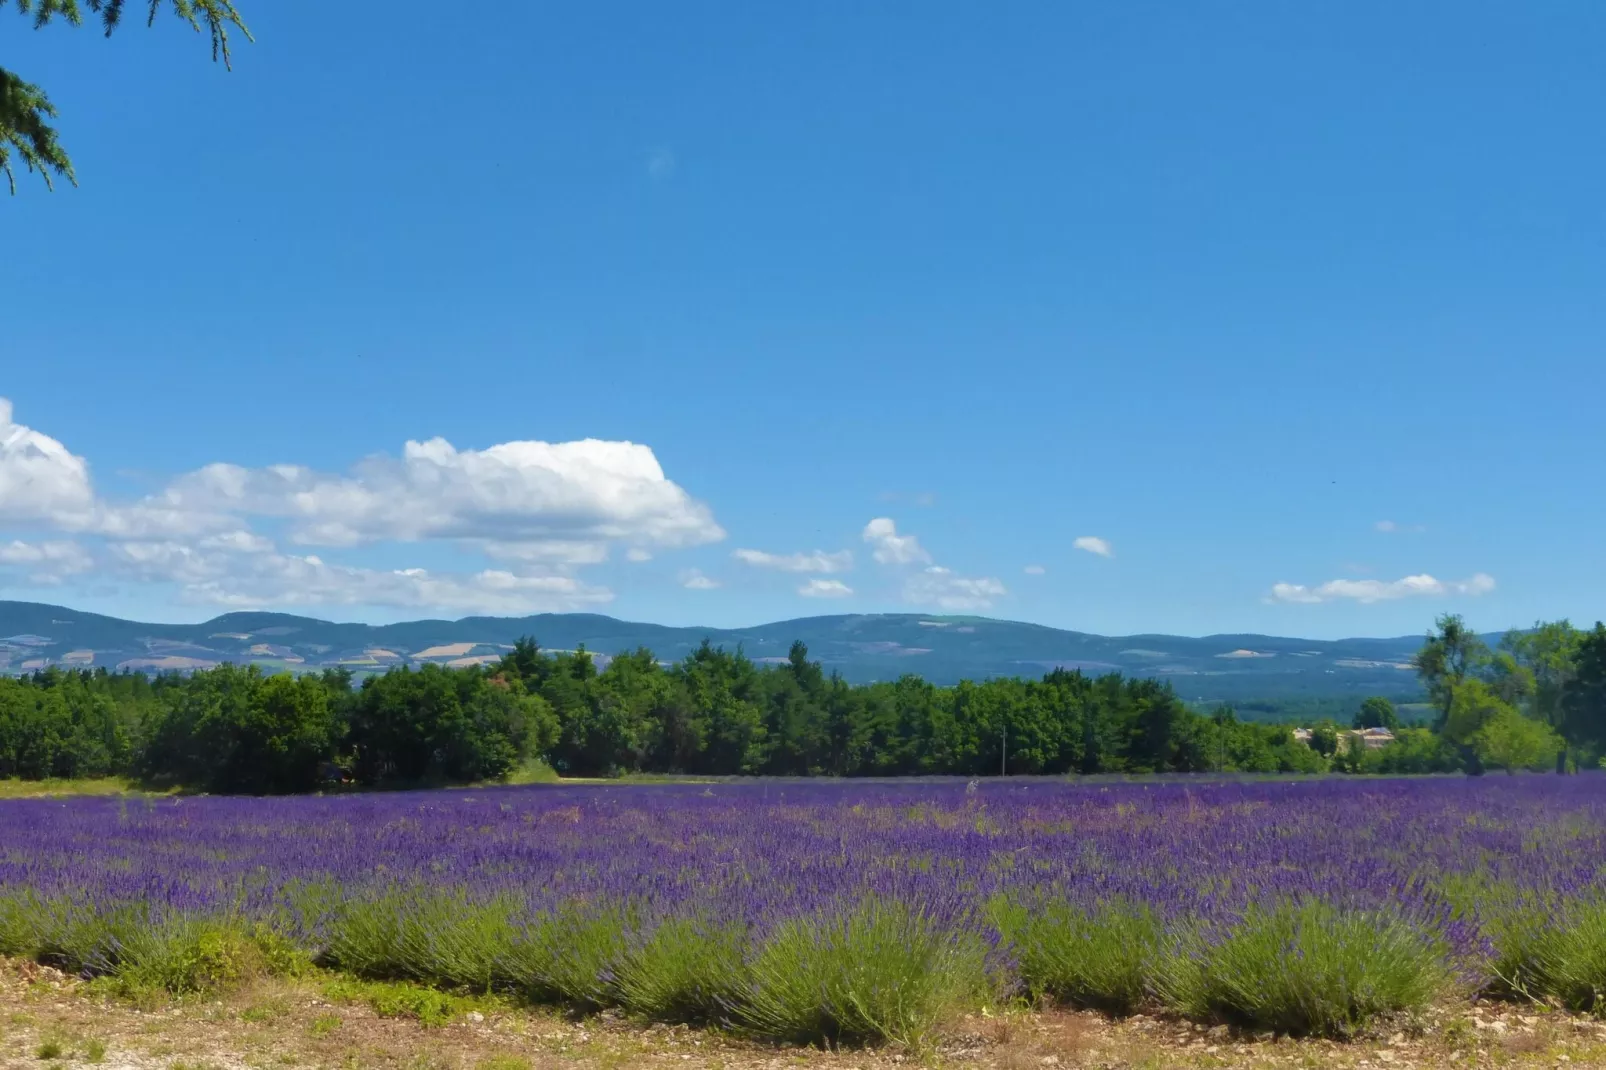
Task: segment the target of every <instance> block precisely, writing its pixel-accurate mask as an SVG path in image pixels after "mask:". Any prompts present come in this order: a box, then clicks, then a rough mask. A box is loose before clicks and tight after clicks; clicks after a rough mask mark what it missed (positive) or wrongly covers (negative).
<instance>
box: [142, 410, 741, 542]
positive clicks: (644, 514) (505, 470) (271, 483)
mask: <svg viewBox="0 0 1606 1070" xmlns="http://www.w3.org/2000/svg"><path fill="white" fill-rule="evenodd" d="M144 504H147V505H148V506H163V507H166V508H168V509H172V510H176V511H180V512H190V513H201V514H225V515H233V516H268V517H279V518H284V519H286V520H288V521H289V523H290V525H291V537H292V539H293V540H294V541H296V542H300V543H304V544H307V545H315V546H354V545H360V544H363V543H369V542H378V541H383V540H393V541H399V542H415V541H420V540H425V539H476V540H484V541H485V542H486V543H487V544H491V545H495V546H498V547H500V548H501V549H502V552H503V553H509V552H511V551H510V548H511V547H513V546H515V545H516V544H521V543H524V544H534V545H536V546H537V547H544V546H550V545H554V544H556V545H563V544H571V545H572V544H575V543H595V542H598V541H604V542H606V541H613V540H629V541H631V542H633V543H635V544H637V545H643V544H645V545H656V546H669V547H675V546H693V545H698V544H700V543H706V542H717V541H718V540H720V539H722V538H724V537H725V532H724V530H723V529H721V528H720V526H719V525H718V524H717V523H715V522H714V518H713V516H712V514H711V513H710V512H709V510H708V507H707V506H705V505H703V504H702V503H701V502H698V501H696V500H695V499H693V498H692V497H691V496H690V495H688V494H687V493H686V492H685V491H684V490H682V489H681V488H680V487H679V486H678V485H676V484H675V483H673V482H671V481H670V480H669V479H667V478H666V477H665V476H664V472H663V469H662V468H661V467H660V466H659V464H658V459H657V457H655V456H654V455H653V452H652V450H651V449H650V448H648V447H647V446H643V445H639V444H637V443H634V442H604V441H600V440H598V439H584V440H582V441H578V442H557V443H551V442H534V441H531V442H504V443H502V444H501V445H498V446H491V447H489V448H488V449H484V450H459V449H457V448H456V447H455V446H453V445H452V444H451V443H450V442H447V441H446V440H445V439H442V438H434V439H430V440H429V441H427V442H408V443H407V444H406V445H405V446H404V447H403V450H402V456H401V458H399V459H397V458H391V457H383V456H381V457H373V458H370V459H368V460H366V461H363V462H362V463H361V464H359V465H357V466H355V467H354V468H353V469H352V472H351V474H350V475H345V476H337V475H329V474H324V473H320V472H315V471H313V470H311V469H308V468H302V467H299V466H296V465H274V466H271V467H268V468H255V469H250V468H241V467H239V466H237V465H230V464H211V465H207V466H206V467H205V468H202V469H200V470H198V471H195V472H191V473H190V474H188V475H186V476H182V477H180V478H179V479H177V480H175V481H174V482H173V483H172V484H171V485H170V486H168V488H167V489H166V490H165V491H164V492H163V493H162V494H160V495H158V496H156V497H155V498H154V499H151V500H149V501H148V502H147V503H144Z"/></svg>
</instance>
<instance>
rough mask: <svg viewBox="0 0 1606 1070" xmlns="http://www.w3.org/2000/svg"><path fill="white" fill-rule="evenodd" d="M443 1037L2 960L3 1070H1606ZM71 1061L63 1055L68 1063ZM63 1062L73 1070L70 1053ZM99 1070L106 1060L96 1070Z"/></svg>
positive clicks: (1455, 1011)
mask: <svg viewBox="0 0 1606 1070" xmlns="http://www.w3.org/2000/svg"><path fill="white" fill-rule="evenodd" d="M483 1006H484V1009H483V1010H471V1011H468V1012H466V1013H465V1014H462V1015H460V1016H458V1017H457V1018H456V1019H455V1020H453V1021H451V1022H449V1023H447V1024H444V1025H438V1026H424V1025H422V1024H420V1023H419V1022H417V1021H414V1020H411V1019H406V1018H392V1017H382V1016H380V1015H379V1014H378V1013H376V1012H375V1010H374V1009H373V1007H372V1006H370V1005H368V1004H366V1003H364V1002H361V1001H352V1000H350V999H349V998H348V999H340V998H333V997H331V995H330V989H329V985H328V984H327V983H326V982H325V981H323V980H320V979H318V978H311V979H305V980H298V981H283V980H265V981H262V982H259V983H256V984H253V985H250V986H247V987H246V988H244V989H242V990H240V991H239V992H236V993H233V994H231V995H230V996H229V997H227V998H225V999H205V1000H202V999H190V1000H164V1001H161V1002H159V1003H157V1004H153V1005H148V1006H140V1005H136V1004H134V1003H131V1002H129V1001H127V1000H124V999H118V998H112V997H109V996H106V995H104V994H101V993H99V992H97V991H96V990H95V989H94V988H93V987H91V986H85V985H84V984H82V983H81V982H79V981H77V980H75V979H73V978H69V977H67V976H65V975H63V974H61V973H59V972H57V971H54V970H51V969H49V968H46V967H40V966H37V965H34V964H33V963H26V962H17V961H0V1067H24V1066H29V1067H41V1066H60V1067H80V1066H92V1065H93V1066H101V1067H106V1068H111V1070H244V1068H266V1067H308V1068H330V1070H335V1068H341V1070H348V1068H349V1070H366V1068H369V1067H374V1068H380V1070H388V1068H398V1070H537V1068H543V1070H544V1068H559V1067H562V1068H571V1067H573V1068H590V1067H599V1068H601V1067H607V1068H615V1067H617V1068H626V1067H638V1066H664V1067H686V1068H700V1067H718V1068H724V1070H753V1068H759V1067H764V1068H772V1067H801V1068H814V1067H818V1068H821V1070H828V1068H829V1070H836V1068H842V1070H846V1068H855V1070H876V1068H888V1067H904V1068H907V1067H911V1066H931V1067H956V1068H957V1067H978V1068H981V1067H986V1068H998V1070H1025V1068H1028V1067H1080V1068H1088V1070H1095V1068H1097V1070H1111V1068H1118V1067H1134V1068H1143V1070H1161V1068H1166V1067H1179V1068H1191V1067H1197V1068H1200V1070H1206V1068H1216V1067H1263V1068H1266V1070H1281V1068H1300V1070H1306V1068H1316V1067H1345V1068H1356V1070H1409V1068H1413V1067H1456V1068H1460V1070H1465V1068H1471V1067H1547V1068H1554V1070H1561V1068H1567V1070H1571V1068H1572V1067H1588V1066H1602V1067H1606V1022H1601V1021H1597V1020H1595V1019H1590V1018H1580V1017H1577V1016H1572V1015H1566V1014H1561V1013H1554V1012H1547V1011H1539V1010H1536V1009H1534V1008H1531V1007H1518V1006H1513V1005H1508V1004H1500V1003H1481V1002H1480V1003H1461V1004H1455V1005H1446V1006H1443V1007H1440V1008H1437V1009H1435V1010H1434V1011H1433V1012H1432V1013H1431V1014H1430V1015H1428V1016H1427V1018H1426V1019H1424V1020H1422V1021H1419V1022H1414V1023H1399V1025H1398V1026H1397V1028H1395V1029H1394V1030H1392V1031H1389V1032H1387V1033H1385V1034H1382V1035H1378V1036H1375V1037H1368V1038H1365V1039H1362V1040H1357V1041H1352V1042H1348V1043H1336V1042H1332V1041H1317V1040H1290V1039H1286V1038H1282V1039H1278V1038H1273V1037H1269V1036H1258V1037H1256V1036H1239V1035H1234V1034H1232V1033H1230V1032H1229V1031H1228V1030H1227V1029H1226V1028H1225V1027H1220V1026H1218V1027H1215V1028H1212V1029H1205V1028H1202V1027H1199V1026H1195V1025H1192V1024H1190V1023H1187V1022H1181V1021H1176V1020H1173V1019H1166V1018H1153V1017H1148V1016H1143V1015H1139V1016H1136V1017H1132V1018H1128V1019H1125V1020H1121V1021H1112V1020H1111V1019H1108V1018H1105V1017H1102V1016H1100V1015H1096V1014H1086V1013H1079V1012H1069V1011H1042V1012H1024V1011H1023V1012H1018V1013H1010V1014H1005V1015H1001V1016H997V1017H969V1018H964V1019H961V1020H958V1021H955V1022H952V1023H950V1024H949V1026H948V1027H947V1028H946V1029H945V1030H944V1031H943V1033H942V1036H941V1038H940V1039H939V1041H938V1043H937V1044H936V1045H935V1046H934V1047H933V1048H932V1049H931V1050H927V1051H899V1050H894V1049H879V1050H872V1051H841V1052H828V1051H819V1050H813V1049H796V1048H777V1047H772V1046H766V1045H759V1044H753V1043H749V1042H747V1041H744V1040H741V1039H739V1038H734V1037H729V1036H725V1035H722V1034H720V1033H717V1032H712V1031H707V1030H693V1029H687V1028H684V1027H674V1028H670V1027H665V1026H661V1025H641V1024H639V1023H636V1022H632V1021H630V1020H628V1019H625V1018H622V1017H619V1016H615V1015H601V1016H594V1017H590V1018H585V1019H572V1018H565V1017H563V1016H560V1015H557V1014H552V1013H547V1012H542V1011H539V1010H528V1009H524V1008H517V1007H510V1006H505V1005H501V1004H497V1003H491V1002H488V1003H485V1004H484V1005H483ZM52 1045H53V1047H52ZM57 1052H59V1054H56V1053H57ZM96 1056H98V1061H97V1059H96Z"/></svg>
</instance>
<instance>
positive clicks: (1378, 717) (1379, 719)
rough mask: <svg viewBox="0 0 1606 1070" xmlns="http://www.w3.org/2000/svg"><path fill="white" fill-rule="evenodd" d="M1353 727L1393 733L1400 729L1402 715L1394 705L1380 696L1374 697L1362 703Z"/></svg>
mask: <svg viewBox="0 0 1606 1070" xmlns="http://www.w3.org/2000/svg"><path fill="white" fill-rule="evenodd" d="M1351 727H1354V728H1387V729H1388V730H1389V731H1390V732H1393V731H1396V730H1398V728H1399V727H1400V715H1399V713H1398V711H1396V710H1395V709H1394V703H1392V702H1390V701H1389V700H1388V699H1386V698H1383V697H1382V696H1380V695H1373V696H1372V697H1371V698H1368V699H1366V700H1365V701H1363V702H1362V703H1361V708H1360V709H1359V710H1357V711H1356V713H1355V720H1354V722H1353V724H1352V725H1351Z"/></svg>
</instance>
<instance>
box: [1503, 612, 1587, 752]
mask: <svg viewBox="0 0 1606 1070" xmlns="http://www.w3.org/2000/svg"><path fill="white" fill-rule="evenodd" d="M1583 637H1584V633H1582V632H1580V631H1579V630H1578V629H1577V628H1574V627H1573V626H1572V622H1571V621H1567V620H1558V621H1548V622H1547V621H1537V622H1535V624H1534V626H1533V627H1532V628H1530V629H1528V630H1527V631H1510V632H1507V633H1506V634H1505V637H1504V638H1502V639H1501V641H1500V651H1501V653H1503V654H1506V655H1508V656H1510V657H1511V659H1512V661H1513V662H1514V663H1515V664H1516V665H1517V666H1518V667H1519V668H1520V669H1521V670H1522V672H1523V673H1524V674H1525V677H1526V681H1527V685H1528V686H1527V691H1526V695H1525V698H1526V703H1525V704H1526V706H1527V712H1528V715H1529V716H1530V717H1533V718H1534V719H1535V720H1538V721H1541V722H1543V723H1544V724H1547V725H1549V726H1550V727H1551V728H1552V729H1554V730H1556V731H1557V732H1559V733H1561V735H1562V738H1563V746H1562V747H1561V749H1559V750H1558V751H1557V752H1556V771H1557V772H1558V773H1560V772H1565V771H1566V767H1567V750H1568V747H1569V746H1572V745H1573V742H1574V741H1573V740H1571V739H1569V738H1567V731H1566V719H1567V717H1566V708H1565V703H1566V697H1567V690H1568V688H1569V686H1570V685H1571V684H1572V682H1573V679H1574V677H1575V675H1576V674H1577V671H1578V661H1577V659H1578V648H1579V643H1580V642H1581V641H1582V639H1583Z"/></svg>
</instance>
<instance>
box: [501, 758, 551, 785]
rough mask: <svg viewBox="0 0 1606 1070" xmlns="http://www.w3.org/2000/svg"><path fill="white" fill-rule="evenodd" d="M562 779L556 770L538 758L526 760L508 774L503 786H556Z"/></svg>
mask: <svg viewBox="0 0 1606 1070" xmlns="http://www.w3.org/2000/svg"><path fill="white" fill-rule="evenodd" d="M561 779H562V778H561V777H559V776H558V773H557V770H555V769H553V768H552V767H551V766H550V765H548V764H546V763H545V762H543V761H542V760H541V759H539V758H527V759H525V761H524V762H523V764H521V765H520V766H519V767H518V768H516V769H514V770H513V772H512V773H510V774H508V778H507V779H506V780H504V781H502V782H501V783H503V784H556V783H558V782H559V781H560V780H561Z"/></svg>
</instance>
